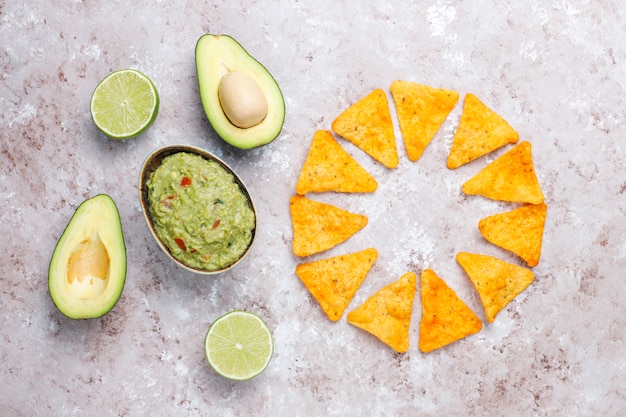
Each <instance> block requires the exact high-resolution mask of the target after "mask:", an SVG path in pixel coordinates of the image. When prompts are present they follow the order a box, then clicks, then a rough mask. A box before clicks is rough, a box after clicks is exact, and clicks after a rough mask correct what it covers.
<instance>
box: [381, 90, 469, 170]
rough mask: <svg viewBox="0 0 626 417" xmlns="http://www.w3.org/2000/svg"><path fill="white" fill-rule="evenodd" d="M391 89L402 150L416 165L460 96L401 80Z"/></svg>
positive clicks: (449, 91) (455, 93) (454, 92)
mask: <svg viewBox="0 0 626 417" xmlns="http://www.w3.org/2000/svg"><path fill="white" fill-rule="evenodd" d="M390 90H391V95H392V96H393V100H394V103H395V106H396V113H397V115H398V123H399V124H400V131H401V132H402V138H403V139H404V147H405V148H406V152H407V155H408V157H409V159H410V160H411V161H413V162H415V161H417V160H418V159H419V158H420V157H421V156H422V153H424V149H426V147H427V146H428V144H429V143H430V142H431V141H432V139H433V137H435V134H436V133H437V131H438V130H439V127H440V126H441V124H442V123H443V122H444V121H445V120H446V118H447V117H448V115H449V114H450V112H451V111H452V109H453V108H454V106H455V105H456V103H457V101H458V100H459V93H457V92H456V91H452V90H444V89H441V88H434V87H429V86H426V85H422V84H417V83H412V82H407V81H400V80H396V81H394V82H393V83H392V84H391V88H390Z"/></svg>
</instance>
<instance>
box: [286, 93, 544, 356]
mask: <svg viewBox="0 0 626 417" xmlns="http://www.w3.org/2000/svg"><path fill="white" fill-rule="evenodd" d="M390 92H391V95H392V97H393V102H394V104H395V108H396V113H397V118H398V123H399V125H400V132H401V134H402V138H403V140H404V145H405V149H406V152H407V156H408V158H409V159H410V160H411V161H413V162H414V161H417V160H418V159H419V158H420V157H421V156H422V154H423V152H424V150H425V149H426V147H427V146H428V144H429V143H430V142H431V141H432V139H433V137H434V136H435V134H436V133H437V132H438V130H439V128H440V126H441V125H442V123H443V122H444V121H445V120H446V119H447V118H448V116H449V114H450V112H451V111H452V109H453V108H454V107H455V106H456V104H457V102H458V100H459V94H458V93H457V92H456V91H452V90H446V89H441V88H435V87H430V86H426V85H422V84H418V83H413V82H407V81H394V82H393V83H392V85H391V86H390ZM335 135H337V136H339V137H341V138H343V139H345V140H347V141H349V142H351V143H352V144H354V145H355V146H356V147H358V148H359V149H361V150H362V151H364V152H365V153H367V154H368V155H369V156H371V157H372V158H373V159H375V160H376V161H378V162H379V163H381V164H383V165H384V166H385V167H387V168H389V169H393V168H396V167H397V166H398V152H397V148H396V141H395V137H394V126H393V122H392V119H391V112H390V106H389V101H388V99H387V94H386V93H385V91H383V90H382V89H375V90H374V91H372V92H371V93H369V94H368V95H366V96H364V97H363V98H361V99H360V100H358V101H357V102H355V103H353V104H352V105H351V106H350V107H348V108H347V109H346V110H344V111H343V113H341V114H340V115H339V116H338V117H337V118H336V119H335V120H333V122H332V124H331V130H319V131H317V132H315V134H314V135H313V139H312V142H311V146H310V149H309V152H308V155H307V157H306V160H305V161H304V164H303V166H302V170H301V172H300V176H299V178H298V181H297V183H296V194H294V195H293V196H292V197H291V200H290V214H291V219H292V227H293V252H294V254H295V255H297V256H299V257H307V256H310V255H313V254H316V253H320V252H323V251H326V250H328V249H330V248H333V247H335V246H337V245H339V244H341V243H343V242H345V241H347V240H348V239H350V238H351V237H352V236H353V235H354V234H356V233H357V232H358V231H360V230H361V229H363V228H364V227H365V226H367V223H368V219H367V217H366V216H364V215H362V214H357V213H352V212H349V211H347V210H343V209H341V208H339V207H336V206H333V205H331V204H326V203H322V202H319V201H315V200H312V199H310V198H309V197H307V196H306V194H308V193H322V192H340V193H372V192H375V191H376V189H377V187H378V184H377V182H376V179H375V178H374V177H372V176H371V175H370V174H369V173H368V172H367V171H366V170H365V169H364V168H363V166H361V165H360V164H359V163H358V162H357V161H356V160H355V159H354V158H353V157H352V156H351V155H350V154H349V153H348V152H346V151H345V150H344V149H343V148H342V146H341V145H340V144H339V143H338V141H337V140H336V139H335ZM518 140H519V135H518V133H517V132H516V131H515V129H513V128H512V127H511V126H510V125H509V123H508V122H507V121H506V120H505V119H503V118H502V117H501V116H500V115H498V114H497V113H496V112H494V111H493V110H491V109H490V108H489V107H487V106H486V105H485V104H483V103H482V102H481V101H480V100H479V99H478V98H477V97H476V96H475V95H473V94H467V95H466V96H465V98H464V105H463V110H462V113H461V118H460V120H459V122H458V126H457V127H456V130H455V133H454V138H453V142H452V146H451V148H450V151H449V155H448V160H447V167H448V168H449V169H456V168H458V167H460V166H462V165H465V164H467V163H469V162H471V161H474V160H476V159H478V158H480V157H482V156H484V155H487V154H489V153H491V152H493V151H495V150H496V149H500V148H502V147H503V146H505V145H508V144H515V145H514V146H513V147H512V148H511V149H510V150H509V151H507V152H505V153H503V154H502V155H501V156H499V157H498V158H496V159H495V160H493V161H492V162H490V163H489V164H487V165H486V166H485V167H484V168H482V169H481V170H480V171H479V172H478V173H476V174H475V175H474V176H473V177H472V178H470V179H469V180H467V181H466V182H465V183H464V184H463V185H462V191H463V192H464V193H465V194H468V195H480V196H483V197H485V198H488V199H492V200H498V201H505V202H511V203H517V204H518V206H517V207H515V208H513V209H512V210H510V211H507V212H503V213H498V214H496V215H492V216H489V217H486V218H484V219H482V220H480V222H479V224H478V229H479V230H480V233H481V234H482V236H483V237H484V238H485V240H486V241H488V242H490V243H491V244H493V245H495V246H498V247H500V248H502V249H505V250H506V251H508V252H511V253H513V254H515V255H516V256H517V257H518V258H519V259H520V260H521V261H523V262H524V263H525V264H526V266H520V265H517V264H512V263H510V262H506V261H504V260H501V259H498V258H496V257H493V256H489V255H484V254H478V253H469V252H459V253H457V255H456V261H457V263H458V264H459V265H460V266H461V267H462V268H463V270H464V271H465V273H466V275H467V277H468V278H469V280H470V281H471V282H472V284H473V285H474V288H475V289H476V292H477V293H478V295H479V297H480V300H481V302H482V304H483V307H484V310H485V317H486V319H487V321H488V322H493V321H494V320H495V318H496V316H497V314H498V313H499V312H500V311H501V310H502V309H503V308H505V307H506V306H507V305H508V304H509V303H510V302H511V301H512V300H513V299H514V298H515V297H517V296H518V295H519V294H520V293H521V292H522V291H524V290H525V289H526V288H527V287H528V286H529V285H530V284H531V283H532V282H533V281H534V273H533V272H532V270H531V269H530V268H532V267H534V266H536V265H537V264H538V263H539V259H540V255H541V249H542V243H543V233H544V225H545V220H546V214H547V205H546V204H545V203H544V195H543V192H542V190H541V186H540V184H539V181H538V180H537V175H536V173H535V167H534V162H533V158H532V147H531V144H530V143H529V142H527V141H522V142H520V143H518ZM377 258H378V252H377V250H376V249H375V248H367V249H365V250H363V251H360V252H355V253H348V254H344V255H340V256H335V257H330V258H325V259H320V260H315V261H308V262H306V261H305V262H302V263H300V264H299V265H297V267H296V271H295V272H296V275H297V276H298V277H299V279H300V280H301V281H302V283H303V284H304V286H305V287H306V288H307V289H308V291H309V292H310V293H311V295H312V296H313V298H315V300H316V301H317V302H318V303H319V305H320V307H321V308H322V310H323V311H324V313H325V314H326V315H327V316H328V318H329V319H330V320H332V321H337V320H339V319H340V318H341V317H342V316H343V314H344V312H345V310H346V308H347V307H348V305H349V303H350V301H351V300H352V298H353V296H354V294H355V293H356V291H357V290H358V288H359V287H360V285H361V283H362V282H363V280H364V279H365V277H366V276H367V274H368V273H369V271H370V269H371V268H372V266H373V265H374V263H375V262H376V259H377ZM420 282H421V300H422V317H421V319H420V323H419V348H420V350H421V351H422V352H430V351H433V350H435V349H438V348H440V347H443V346H446V345H448V344H450V343H453V342H455V341H457V340H460V339H463V338H465V337H467V336H469V335H472V334H475V333H477V332H479V331H480V330H481V329H482V321H481V319H480V318H479V317H478V316H477V315H476V314H475V313H474V312H473V311H472V310H471V308H469V307H468V306H467V304H466V303H465V302H464V301H463V300H462V299H461V298H459V296H458V295H457V294H456V293H455V291H454V290H453V289H452V288H450V287H449V286H448V285H447V284H446V282H445V281H444V280H443V279H442V278H441V277H439V276H438V275H437V273H436V272H435V271H433V270H432V269H425V270H423V271H422V272H421V275H420ZM416 290H417V275H416V274H415V273H414V272H410V271H409V272H406V273H405V274H403V275H402V276H401V277H400V278H399V279H397V280H396V281H394V282H392V283H391V284H388V285H386V286H385V287H383V288H381V289H380V290H378V291H377V292H375V293H374V294H372V295H371V296H369V298H367V299H366V301H365V302H364V303H363V304H361V305H360V306H358V307H356V308H355V309H354V310H352V311H350V312H349V313H348V314H347V320H348V322H349V323H350V324H352V325H354V326H356V327H358V328H360V329H363V330H365V331H367V332H369V333H371V334H372V335H374V336H376V337H377V338H378V339H380V341H382V342H383V343H385V344H387V345H389V346H390V347H391V348H392V349H394V350H396V351H397V352H405V351H407V350H408V348H409V328H410V324H411V314H412V308H413V299H414V297H415V293H416Z"/></svg>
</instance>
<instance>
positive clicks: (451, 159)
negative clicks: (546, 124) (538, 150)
mask: <svg viewBox="0 0 626 417" xmlns="http://www.w3.org/2000/svg"><path fill="white" fill-rule="evenodd" d="M518 139H519V134H518V133H517V131H516V130H515V129H513V128H512V127H511V125H510V124H509V123H508V122H507V121H506V120H504V119H503V118H502V117H501V116H500V115H498V114H497V113H495V112H494V111H493V110H491V109H490V108H489V107H487V106H486V105H485V104H483V102H481V101H480V100H479V99H478V97H476V96H475V95H473V94H467V95H466V96H465V104H464V106H463V113H462V114H461V120H460V121H459V125H458V126H457V129H456V132H455V133H454V139H453V140H452V147H451V148H450V154H449V155H448V163H447V164H448V168H450V169H456V168H458V167H460V166H461V165H465V164H467V163H469V162H471V161H473V160H475V159H477V158H480V157H481V156H483V155H486V154H488V153H489V152H492V151H494V150H496V149H498V148H500V147H502V146H504V145H506V144H507V143H516V142H517V140H518Z"/></svg>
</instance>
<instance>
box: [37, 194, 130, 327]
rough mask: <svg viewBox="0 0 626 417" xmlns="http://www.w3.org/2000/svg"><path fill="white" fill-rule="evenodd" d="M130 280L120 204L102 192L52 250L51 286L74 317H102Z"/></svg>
mask: <svg viewBox="0 0 626 417" xmlns="http://www.w3.org/2000/svg"><path fill="white" fill-rule="evenodd" d="M125 281H126V245H125V243H124V235H123V232H122V223H121V220H120V216H119V212H118V210H117V206H116V205H115V202H114V201H113V199H111V197H109V196H107V195H105V194H99V195H97V196H95V197H92V198H90V199H87V200H85V201H84V202H83V203H82V204H81V205H80V206H79V207H78V208H77V209H76V212H75V213H74V215H73V216H72V218H71V219H70V221H69V223H68V225H67V227H66V228H65V231H64V232H63V234H62V235H61V237H60V238H59V241H58V242H57V245H56V247H55V249H54V252H53V254H52V259H51V261H50V267H49V270H48V289H49V291H50V297H51V298H52V301H53V302H54V305H55V306H56V307H57V309H58V310H59V311H60V312H61V313H63V314H64V315H65V316H67V317H69V318H72V319H88V318H97V317H101V316H103V315H105V314H106V313H108V312H109V311H110V310H111V309H112V308H113V307H114V306H115V304H116V303H117V301H118V300H119V298H120V295H121V294H122V290H123V288H124V282H125Z"/></svg>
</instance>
